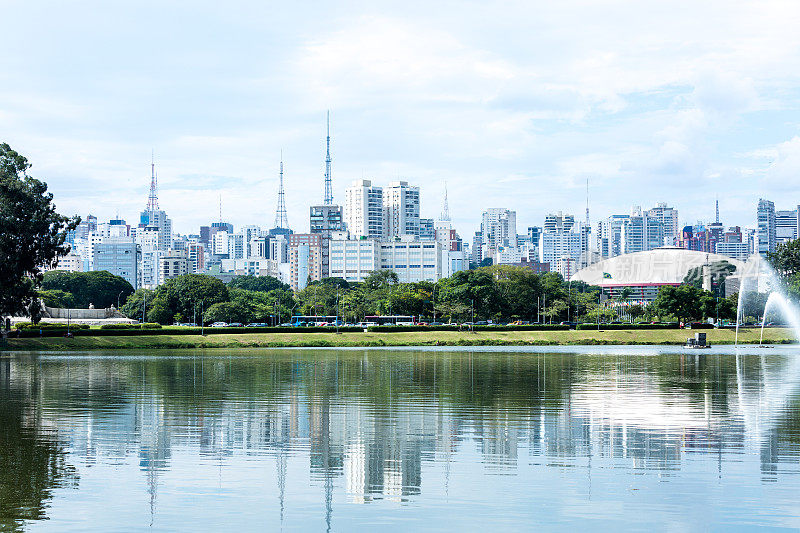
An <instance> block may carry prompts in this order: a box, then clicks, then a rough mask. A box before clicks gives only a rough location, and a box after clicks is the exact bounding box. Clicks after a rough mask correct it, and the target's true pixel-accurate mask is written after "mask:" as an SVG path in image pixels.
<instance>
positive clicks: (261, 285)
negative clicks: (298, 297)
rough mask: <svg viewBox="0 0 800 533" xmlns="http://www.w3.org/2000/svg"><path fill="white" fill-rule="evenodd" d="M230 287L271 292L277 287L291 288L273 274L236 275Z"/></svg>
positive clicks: (229, 284)
mask: <svg viewBox="0 0 800 533" xmlns="http://www.w3.org/2000/svg"><path fill="white" fill-rule="evenodd" d="M228 287H229V288H231V289H244V290H247V291H258V292H269V291H272V290H275V289H284V290H289V286H288V285H287V284H285V283H283V282H282V281H281V280H279V279H277V278H273V277H272V276H236V277H234V278H233V279H232V280H231V281H230V283H228Z"/></svg>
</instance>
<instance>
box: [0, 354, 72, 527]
mask: <svg viewBox="0 0 800 533" xmlns="http://www.w3.org/2000/svg"><path fill="white" fill-rule="evenodd" d="M39 391H40V388H39V387H38V383H37V380H36V377H35V376H34V379H33V380H30V381H28V380H25V381H22V382H20V381H19V380H16V379H12V376H11V365H10V360H9V359H8V358H7V357H3V358H0V530H2V531H17V530H20V531H21V530H22V529H23V526H24V522H25V521H26V520H41V519H43V518H45V517H46V516H45V510H46V508H47V505H48V502H49V501H50V499H51V498H52V497H53V490H54V489H56V488H59V487H64V486H77V484H78V476H77V473H76V471H75V469H74V468H73V467H72V466H70V465H69V464H68V463H67V461H66V453H65V451H64V446H63V444H61V443H60V442H59V441H58V436H57V434H56V432H55V431H49V430H46V429H45V428H43V427H42V426H41V418H40V406H39V405H38V397H37V396H38V394H39Z"/></svg>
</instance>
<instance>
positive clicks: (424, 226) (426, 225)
mask: <svg viewBox="0 0 800 533" xmlns="http://www.w3.org/2000/svg"><path fill="white" fill-rule="evenodd" d="M434 239H436V225H435V224H434V222H433V219H432V218H421V219H419V240H421V241H432V240H434Z"/></svg>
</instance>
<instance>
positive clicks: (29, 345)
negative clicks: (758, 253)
mask: <svg viewBox="0 0 800 533" xmlns="http://www.w3.org/2000/svg"><path fill="white" fill-rule="evenodd" d="M702 332H704V333H706V334H707V342H708V344H710V345H712V346H716V345H733V344H734V340H735V332H733V331H731V330H702ZM693 334H694V332H693V331H692V330H680V329H675V330H600V331H594V330H580V331H576V330H570V331H505V332H485V331H481V332H475V333H469V332H455V331H409V332H381V333H363V332H344V333H340V334H336V333H334V332H324V333H316V332H315V333H301V332H296V333H240V334H215V335H208V336H205V337H200V336H197V335H142V336H96V337H95V336H89V335H86V336H77V337H74V338H71V339H67V338H64V337H28V338H14V339H7V340H6V342H5V343H2V341H0V351H2V352H16V351H36V350H41V351H71V350H126V349H159V350H160V349H194V348H198V349H207V348H336V347H346V348H375V347H382V346H396V347H410V346H421V347H424V346H605V345H620V346H631V345H641V346H681V345H683V344H684V343H685V342H686V339H687V338H688V337H691V336H693ZM760 335H761V331H760V329H758V328H747V329H740V330H739V343H740V344H748V345H753V344H760V340H759V339H760ZM797 342H798V341H797V339H796V338H795V337H794V333H793V332H792V331H791V330H790V329H786V328H770V329H766V330H765V331H764V344H772V345H782V344H795V343H797Z"/></svg>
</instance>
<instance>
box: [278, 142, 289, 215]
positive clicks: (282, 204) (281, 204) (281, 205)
mask: <svg viewBox="0 0 800 533" xmlns="http://www.w3.org/2000/svg"><path fill="white" fill-rule="evenodd" d="M275 227H276V228H284V229H288V228H289V218H288V216H287V215H286V201H285V198H284V194H283V150H281V173H280V180H279V185H278V210H277V211H276V212H275Z"/></svg>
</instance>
